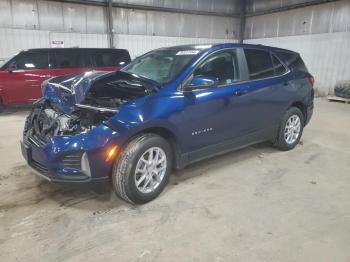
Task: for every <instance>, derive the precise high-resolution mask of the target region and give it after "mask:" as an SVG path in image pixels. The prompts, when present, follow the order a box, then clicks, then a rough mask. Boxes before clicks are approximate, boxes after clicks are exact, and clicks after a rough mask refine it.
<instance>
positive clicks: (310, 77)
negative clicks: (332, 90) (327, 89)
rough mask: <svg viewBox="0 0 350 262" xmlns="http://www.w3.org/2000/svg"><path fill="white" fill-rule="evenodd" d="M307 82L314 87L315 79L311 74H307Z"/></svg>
mask: <svg viewBox="0 0 350 262" xmlns="http://www.w3.org/2000/svg"><path fill="white" fill-rule="evenodd" d="M309 82H310V84H311V85H314V83H315V78H314V76H313V75H311V74H309Z"/></svg>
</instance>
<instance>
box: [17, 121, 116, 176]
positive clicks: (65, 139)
mask: <svg viewBox="0 0 350 262" xmlns="http://www.w3.org/2000/svg"><path fill="white" fill-rule="evenodd" d="M117 138H118V133H117V132H115V131H113V130H112V129H110V128H108V127H106V126H103V125H101V126H98V127H96V128H94V129H92V130H90V131H89V132H87V133H83V134H78V135H75V136H57V137H52V138H51V139H50V141H49V142H48V143H46V144H40V143H37V142H36V141H35V140H34V139H31V138H29V137H27V136H24V137H23V141H21V150H22V155H23V157H24V158H25V160H26V161H27V164H28V165H29V166H30V167H31V169H32V170H33V171H34V173H35V174H37V175H38V176H40V177H42V178H44V179H46V180H48V181H51V182H58V183H87V182H93V181H101V180H105V179H108V178H109V175H110V173H111V170H112V166H113V161H109V162H106V161H105V155H106V154H105V152H106V148H109V147H110V146H112V145H115V144H116V141H117V140H118V139H117ZM83 155H84V158H85V159H84V164H82V161H83V160H82V158H83ZM71 156H74V157H75V158H72V157H71ZM69 157H70V158H69ZM69 161H71V162H69Z"/></svg>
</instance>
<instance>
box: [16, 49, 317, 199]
mask: <svg viewBox="0 0 350 262" xmlns="http://www.w3.org/2000/svg"><path fill="white" fill-rule="evenodd" d="M313 82H314V78H313V77H312V75H310V74H309V73H308V70H307V69H306V67H305V65H304V63H303V61H302V59H301V58H300V56H299V54H298V53H295V52H292V51H289V50H285V49H279V48H273V47H267V46H261V45H246V44H232V43H230V44H215V45H186V46H175V47H169V48H161V49H157V50H154V51H151V52H149V53H147V54H145V55H143V56H141V57H138V58H136V59H135V60H134V61H132V62H131V63H130V64H128V65H127V66H125V67H124V68H123V69H122V70H121V71H119V72H110V73H106V72H96V71H95V72H88V73H84V74H80V75H68V76H60V77H55V78H52V79H49V80H47V81H45V82H44V83H43V85H42V92H43V99H41V100H39V101H37V102H36V103H35V104H34V105H33V110H32V112H31V113H30V115H29V116H28V117H27V119H26V123H25V128H24V134H23V141H22V142H21V148H22V153H23V156H24V157H25V159H26V160H27V162H28V165H29V166H30V167H32V168H33V169H34V171H36V173H37V174H38V175H40V176H41V177H43V178H45V179H47V180H50V181H52V182H75V183H78V182H91V181H97V180H102V179H110V180H111V182H112V184H113V188H114V190H115V192H116V194H117V195H118V196H119V197H120V198H122V199H124V200H126V201H128V202H131V203H136V204H142V203H146V202H148V201H150V200H152V199H154V198H155V197H157V196H158V195H159V194H160V192H161V191H162V190H163V189H164V187H165V185H166V184H167V182H168V180H169V176H170V173H171V172H172V170H173V169H181V168H184V167H185V166H187V165H189V164H191V163H193V162H196V161H199V160H202V159H205V158H208V157H212V156H215V155H218V154H223V153H226V152H229V151H231V150H235V149H238V148H242V147H245V146H249V145H252V144H255V143H259V142H263V141H271V144H273V145H274V146H275V147H277V148H279V149H281V150H290V149H292V148H294V147H295V146H296V145H297V144H298V142H299V140H300V137H301V135H302V132H303V128H304V126H305V125H306V124H307V123H308V122H309V120H310V118H311V115H312V111H313V97H314V92H313Z"/></svg>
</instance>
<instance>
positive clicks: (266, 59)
mask: <svg viewBox="0 0 350 262" xmlns="http://www.w3.org/2000/svg"><path fill="white" fill-rule="evenodd" d="M244 53H245V57H246V60H247V64H248V70H249V76H250V79H251V80H254V79H261V78H267V77H271V76H274V74H275V71H274V66H273V64H272V60H271V55H270V53H269V52H267V51H264V50H259V49H244Z"/></svg>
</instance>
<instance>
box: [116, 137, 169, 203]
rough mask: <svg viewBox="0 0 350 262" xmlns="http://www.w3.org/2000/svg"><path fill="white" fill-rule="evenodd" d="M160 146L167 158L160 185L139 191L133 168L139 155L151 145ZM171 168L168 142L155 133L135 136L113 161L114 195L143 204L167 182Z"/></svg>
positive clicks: (156, 194) (157, 193) (130, 201)
mask: <svg viewBox="0 0 350 262" xmlns="http://www.w3.org/2000/svg"><path fill="white" fill-rule="evenodd" d="M155 146H156V147H160V148H162V149H163V150H164V152H165V155H166V158H167V166H166V171H165V175H164V178H163V180H162V181H161V183H160V185H159V186H158V187H157V188H156V189H155V190H154V191H153V192H150V193H142V192H140V191H139V190H138V189H137V187H136V184H135V169H136V165H137V162H138V160H139V159H140V157H141V156H142V155H143V153H145V151H147V150H148V149H149V148H151V147H155ZM171 170H172V150H171V146H170V145H169V143H168V142H167V141H166V140H165V139H164V138H163V137H161V136H159V135H156V134H142V135H140V136H138V137H135V138H134V139H133V140H132V141H131V142H130V143H129V144H128V145H127V146H126V147H125V148H124V149H123V151H122V153H121V155H120V156H119V158H118V159H117V160H116V161H115V163H114V166H113V171H112V183H113V189H114V191H115V193H116V195H117V196H118V197H119V198H121V199H123V200H125V201H127V202H129V203H132V204H145V203H147V202H149V201H151V200H153V199H154V198H156V197H157V196H158V195H159V194H160V193H161V192H162V191H163V189H164V187H165V186H166V184H167V183H168V180H169V176H170V172H171Z"/></svg>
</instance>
